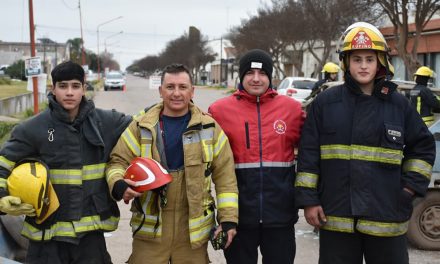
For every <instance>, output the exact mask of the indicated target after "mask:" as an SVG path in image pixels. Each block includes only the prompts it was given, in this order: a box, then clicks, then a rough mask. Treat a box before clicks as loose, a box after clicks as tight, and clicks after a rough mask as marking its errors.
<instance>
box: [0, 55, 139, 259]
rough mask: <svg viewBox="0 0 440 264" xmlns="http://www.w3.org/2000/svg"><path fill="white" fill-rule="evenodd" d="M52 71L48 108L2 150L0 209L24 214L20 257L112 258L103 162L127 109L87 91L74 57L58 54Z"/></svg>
mask: <svg viewBox="0 0 440 264" xmlns="http://www.w3.org/2000/svg"><path fill="white" fill-rule="evenodd" d="M51 75H52V82H53V89H52V90H51V92H50V93H49V94H48V101H49V106H48V108H47V109H46V110H44V111H43V112H41V113H39V114H38V115H36V116H34V117H32V118H30V119H28V120H26V121H24V122H23V123H21V124H19V125H18V126H17V127H15V129H14V130H13V132H12V135H11V138H10V139H9V140H8V141H7V142H6V143H5V144H4V145H3V148H2V149H1V150H0V187H1V189H0V197H1V198H0V210H1V211H2V212H4V213H7V214H12V215H21V214H25V215H27V217H26V219H25V222H24V225H23V229H22V235H23V236H25V237H27V238H29V248H28V252H27V256H26V263H31V264H34V263H35V264H46V263H55V264H65V263H81V264H89V263H111V259H110V255H109V253H108V252H107V248H106V244H105V239H104V234H103V232H107V231H113V230H115V229H116V228H117V225H118V221H119V209H118V206H117V204H116V202H115V201H114V200H113V199H112V198H111V196H110V193H109V191H108V185H107V182H106V178H105V166H106V162H107V161H108V157H109V154H110V152H111V150H112V148H113V146H114V145H115V144H116V142H117V140H118V138H119V136H120V134H121V133H122V132H123V131H124V129H125V128H126V127H127V125H128V124H129V123H130V121H131V117H129V116H125V115H124V114H121V113H118V112H116V111H111V110H102V109H97V108H95V106H94V104H93V102H92V101H91V100H87V99H86V98H85V96H84V95H85V91H86V87H85V85H84V70H83V68H82V67H81V66H80V65H79V64H76V63H73V62H71V61H67V62H63V63H61V64H59V65H57V66H56V67H55V68H54V69H53V71H52V73H51ZM30 208H32V210H30Z"/></svg>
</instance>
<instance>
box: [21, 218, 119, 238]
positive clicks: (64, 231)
mask: <svg viewBox="0 0 440 264" xmlns="http://www.w3.org/2000/svg"><path fill="white" fill-rule="evenodd" d="M118 222H119V217H113V216H112V217H110V218H108V219H106V220H104V221H102V220H101V218H100V217H99V216H86V217H83V218H81V220H79V221H73V222H57V223H55V224H53V225H52V226H51V227H50V228H49V229H45V231H44V240H46V241H47V240H51V239H52V238H53V237H77V234H78V233H82V232H87V231H94V230H102V231H114V230H116V228H117V227H118ZM21 234H22V235H23V236H25V237H27V238H29V239H31V240H37V241H41V240H43V239H42V236H43V231H42V230H40V229H38V228H36V227H34V226H32V225H30V224H29V223H27V222H24V224H23V229H22V231H21Z"/></svg>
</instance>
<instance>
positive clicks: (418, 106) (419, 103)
mask: <svg viewBox="0 0 440 264" xmlns="http://www.w3.org/2000/svg"><path fill="white" fill-rule="evenodd" d="M421 100H422V98H421V97H420V96H417V113H419V114H420V109H421V108H422V101H421Z"/></svg>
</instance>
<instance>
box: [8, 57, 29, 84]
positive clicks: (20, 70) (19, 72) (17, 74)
mask: <svg viewBox="0 0 440 264" xmlns="http://www.w3.org/2000/svg"><path fill="white" fill-rule="evenodd" d="M24 70H25V66H24V61H23V60H18V61H16V62H14V64H12V65H11V66H9V67H8V68H6V71H5V73H6V74H7V75H9V76H10V77H11V78H13V79H20V80H27V78H26V74H25V72H24Z"/></svg>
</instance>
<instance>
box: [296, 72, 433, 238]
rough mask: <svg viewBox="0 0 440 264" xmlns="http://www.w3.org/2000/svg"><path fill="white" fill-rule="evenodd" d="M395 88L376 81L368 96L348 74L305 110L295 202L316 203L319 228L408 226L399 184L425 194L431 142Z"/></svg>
mask: <svg viewBox="0 0 440 264" xmlns="http://www.w3.org/2000/svg"><path fill="white" fill-rule="evenodd" d="M396 86H397V85H395V84H394V83H392V82H389V81H384V80H380V81H379V82H378V83H376V85H375V88H374V91H373V94H372V95H371V96H370V95H366V94H363V93H362V92H361V90H360V88H359V87H358V86H357V84H356V83H354V81H353V80H352V79H351V77H350V76H349V75H347V76H346V82H345V83H344V84H342V85H340V86H336V87H334V88H331V89H328V90H326V91H324V92H323V93H321V94H319V95H318V96H317V97H316V99H315V101H314V102H313V103H312V106H311V108H310V111H309V112H307V119H306V122H305V124H304V128H303V131H302V137H301V144H300V148H299V154H298V161H299V162H298V175H297V178H296V184H295V185H296V186H297V187H298V188H297V202H298V205H299V206H300V207H305V206H314V205H321V206H322V208H323V210H324V213H325V214H326V216H327V223H326V224H324V225H323V226H322V228H323V229H325V230H331V231H337V232H350V233H352V232H354V231H355V230H358V231H359V232H361V233H365V234H368V235H373V236H383V237H392V236H398V235H402V234H404V233H405V232H406V231H407V227H408V219H409V218H410V216H411V212H412V196H411V194H409V192H407V191H405V190H403V188H408V189H411V190H413V191H414V192H415V193H416V195H418V196H423V195H424V194H425V192H426V190H427V187H428V184H429V182H430V176H431V170H432V164H433V162H434V159H435V142H434V138H433V136H432V135H431V133H430V132H429V131H428V128H427V127H426V126H425V125H424V124H423V121H422V120H421V118H420V116H419V115H418V114H417V112H416V111H415V110H414V109H413V108H412V107H411V105H410V104H409V102H408V100H407V99H406V98H405V97H404V96H403V95H401V94H399V93H398V92H396V91H395V88H396Z"/></svg>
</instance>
